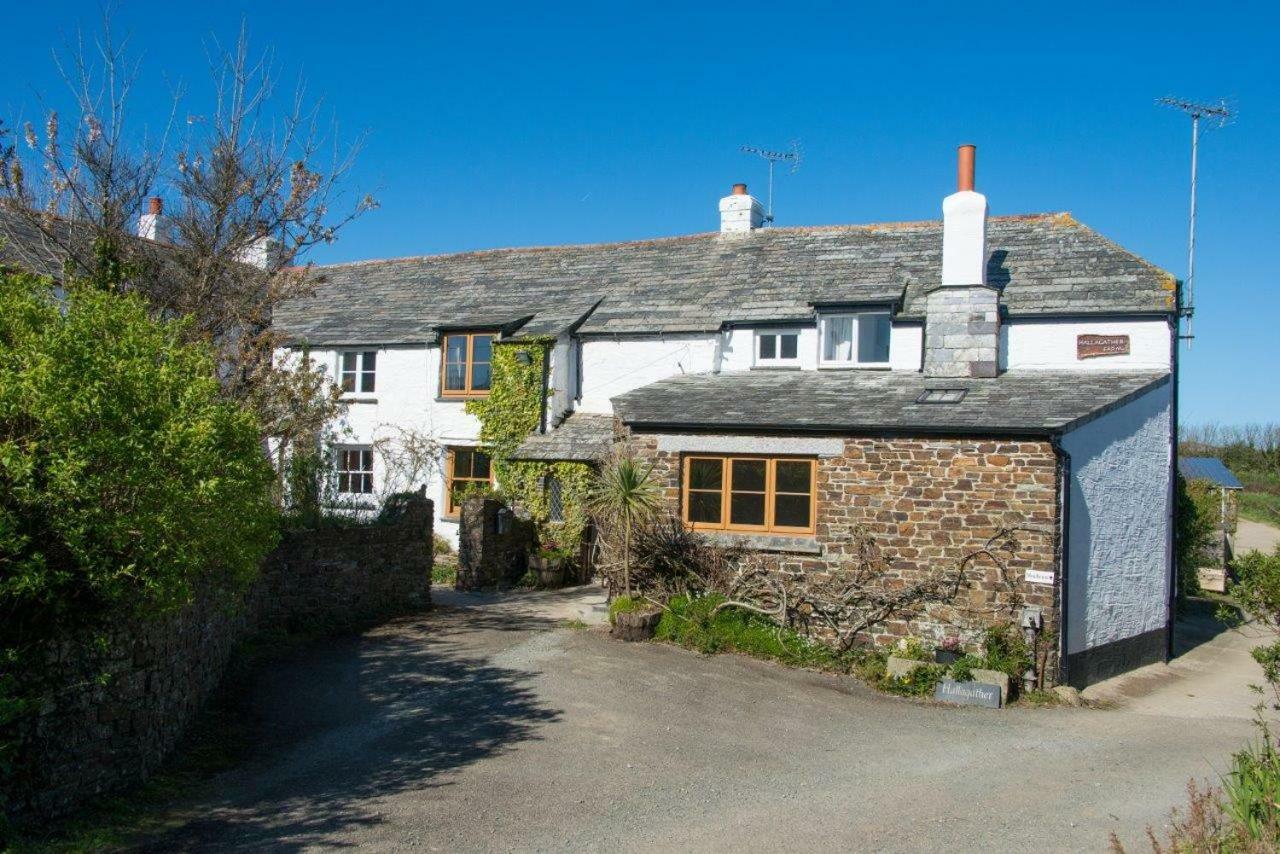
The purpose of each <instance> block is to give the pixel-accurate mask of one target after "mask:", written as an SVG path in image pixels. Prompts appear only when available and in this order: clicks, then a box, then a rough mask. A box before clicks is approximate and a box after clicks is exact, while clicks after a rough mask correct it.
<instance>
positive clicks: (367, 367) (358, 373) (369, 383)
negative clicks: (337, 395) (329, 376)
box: [338, 350, 378, 394]
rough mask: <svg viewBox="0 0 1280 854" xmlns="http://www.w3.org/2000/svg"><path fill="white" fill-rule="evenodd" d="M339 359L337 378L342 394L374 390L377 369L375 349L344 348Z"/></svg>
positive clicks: (364, 392) (365, 392)
mask: <svg viewBox="0 0 1280 854" xmlns="http://www.w3.org/2000/svg"><path fill="white" fill-rule="evenodd" d="M339 359H340V362H339V365H338V379H339V382H340V383H341V385H342V392H343V394H355V393H356V392H359V393H360V394H369V393H371V392H372V391H373V390H374V381H375V380H376V378H377V370H378V352H377V351H376V350H346V351H343V352H342V353H341V354H340V356H339Z"/></svg>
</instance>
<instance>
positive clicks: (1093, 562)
mask: <svg viewBox="0 0 1280 854" xmlns="http://www.w3.org/2000/svg"><path fill="white" fill-rule="evenodd" d="M1170 403H1171V386H1170V385H1169V384H1168V383H1166V384H1165V385H1163V386H1161V387H1159V388H1156V389H1153V390H1152V391H1149V392H1147V393H1146V394H1145V395H1143V396H1142V397H1140V398H1138V399H1137V400H1134V401H1131V402H1130V403H1128V404H1126V405H1125V406H1123V407H1121V408H1120V409H1117V410H1115V411H1113V412H1110V413H1108V414H1106V415H1104V416H1102V417H1101V418H1098V419H1095V420H1094V421H1090V422H1089V423H1087V424H1085V425H1083V426H1081V427H1080V428H1079V429H1077V430H1073V431H1072V432H1070V433H1068V434H1067V435H1065V436H1064V437H1063V439H1062V448H1063V450H1065V451H1066V452H1067V453H1068V454H1070V456H1071V482H1070V497H1069V499H1068V500H1069V502H1070V509H1069V518H1068V520H1067V525H1068V529H1067V549H1068V551H1067V562H1068V566H1067V652H1068V653H1077V652H1082V651H1084V650H1086V649H1092V648H1094V647H1098V646H1102V645H1103V644H1107V643H1111V642H1113V641H1118V640H1123V639H1125V638H1129V637H1134V636H1137V635H1141V634H1143V633H1145V632H1149V631H1154V630H1156V629H1160V628H1163V627H1164V626H1165V622H1166V618H1167V602H1168V595H1169V588H1168V584H1169V559H1170V549H1171V548H1172V545H1173V532H1172V530H1171V526H1170V519H1169V500H1170V499H1169V490H1170V482H1169V478H1170V464H1171V461H1170V449H1169V413H1170Z"/></svg>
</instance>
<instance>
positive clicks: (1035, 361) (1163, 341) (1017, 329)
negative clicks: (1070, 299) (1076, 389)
mask: <svg viewBox="0 0 1280 854" xmlns="http://www.w3.org/2000/svg"><path fill="white" fill-rule="evenodd" d="M1078 335H1128V336H1129V354H1128V355H1125V356H1097V357H1094V358H1091V359H1080V358H1077V357H1076V336H1078ZM1169 336H1170V330H1169V324H1168V323H1167V322H1166V321H1164V320H1159V319H1155V320H1114V321H1098V320H1012V321H1007V322H1005V323H1003V324H1001V326H1000V367H1001V369H1009V370H1037V369H1040V370H1054V369H1056V370H1064V369H1065V370H1080V371H1115V370H1126V371H1127V370H1151V369H1156V370H1169V368H1170V363H1169V358H1170V346H1169V342H1170V337H1169Z"/></svg>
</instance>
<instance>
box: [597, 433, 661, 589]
mask: <svg viewBox="0 0 1280 854" xmlns="http://www.w3.org/2000/svg"><path fill="white" fill-rule="evenodd" d="M652 474H653V466H647V465H644V464H643V463H641V462H640V461H639V460H637V459H636V458H635V457H634V456H632V455H631V454H628V453H618V454H615V455H614V456H613V458H612V459H610V460H609V462H608V463H606V464H605V466H604V468H603V469H601V471H600V475H599V477H598V478H597V479H596V482H595V484H594V485H593V486H592V488H591V492H590V494H589V496H588V504H589V506H590V508H591V510H592V512H593V513H595V514H596V516H598V517H600V519H601V520H602V521H604V522H606V523H608V524H609V525H614V526H617V527H620V528H622V586H623V588H624V589H625V590H626V595H627V596H630V595H631V532H632V529H633V528H634V527H635V525H636V524H637V523H643V522H646V521H648V520H649V519H652V518H653V516H654V514H656V513H657V512H658V507H659V504H660V500H661V494H660V492H659V490H658V484H657V483H655V482H654V481H653V479H652V478H651V475H652Z"/></svg>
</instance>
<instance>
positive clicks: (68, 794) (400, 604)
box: [0, 496, 432, 821]
mask: <svg viewBox="0 0 1280 854" xmlns="http://www.w3.org/2000/svg"><path fill="white" fill-rule="evenodd" d="M431 520H432V508H431V502H430V501H428V500H427V499H425V498H420V497H416V496H415V497H414V498H412V499H411V500H408V501H406V502H405V503H404V504H403V513H402V515H401V516H400V518H399V519H398V520H397V521H395V522H394V523H391V524H387V525H380V526H372V527H366V528H351V529H334V530H325V531H298V532H292V533H290V534H287V535H286V536H285V538H284V540H283V541H282V542H281V544H280V546H279V547H278V548H277V549H276V551H275V552H274V553H273V554H272V555H270V556H269V557H268V558H267V560H266V561H265V563H264V566H263V570H262V574H261V576H260V578H259V579H258V580H257V581H256V582H255V583H254V584H253V585H252V586H251V587H250V588H249V589H248V590H247V591H245V592H244V593H243V594H241V595H240V596H238V597H237V596H232V595H228V594H226V593H225V592H224V591H220V590H218V589H215V588H212V587H211V588H207V589H205V590H202V591H200V592H199V594H198V595H197V596H196V597H195V598H194V601H193V602H192V603H191V604H189V605H187V606H185V607H183V608H182V609H180V610H178V611H176V612H173V613H172V614H168V615H164V616H162V617H159V618H155V619H150V620H137V621H132V622H129V623H125V624H122V625H118V626H116V627H114V628H113V629H112V630H111V632H110V634H108V635H107V637H106V638H105V639H104V640H105V643H103V644H101V645H100V646H99V647H98V648H99V649H100V650H101V652H100V653H98V654H90V653H89V652H88V651H89V650H90V649H93V648H94V647H93V646H92V645H91V642H90V639H88V638H75V639H70V640H68V641H66V642H63V643H61V644H58V645H56V646H55V647H53V648H52V649H50V650H49V668H50V670H51V676H52V683H53V684H56V685H60V686H61V688H59V689H57V690H54V691H51V692H50V694H49V695H48V696H47V697H46V698H45V701H44V704H43V707H42V708H41V709H40V711H39V712H38V714H36V715H35V716H34V717H33V718H30V719H28V720H27V722H26V723H25V725H24V726H23V728H22V729H20V730H19V731H18V736H19V742H20V744H21V749H20V753H19V756H20V757H21V759H22V761H21V770H20V771H19V773H18V775H17V777H16V779H15V780H14V781H13V782H14V783H15V784H16V785H11V786H9V787H8V789H7V790H5V791H0V815H7V816H9V817H10V818H12V819H14V820H17V821H30V820H40V819H48V818H51V817H56V816H59V815H63V814H66V813H68V812H70V811H72V810H74V809H75V808H77V807H78V806H80V805H82V804H84V803H86V802H87V801H89V800H91V799H93V798H95V797H98V796H101V795H103V794H107V793H109V792H112V791H114V790H117V789H120V788H122V787H126V786H128V785H131V784H134V783H137V782H140V781H142V780H144V779H146V777H147V776H148V775H149V774H150V773H151V772H152V771H154V770H155V769H156V768H157V767H158V766H159V765H160V763H161V762H162V761H163V760H164V759H165V758H166V757H167V756H168V754H169V753H170V751H171V750H172V749H173V748H174V746H175V745H176V744H177V743H178V741H179V739H180V738H181V737H182V735H183V733H184V732H185V730H186V728H187V726H188V725H189V724H190V723H191V721H192V719H193V718H194V717H195V715H196V714H197V713H198V712H199V711H200V710H201V709H202V708H203V706H204V705H205V703H206V701H207V700H208V699H209V697H210V695H211V694H212V693H213V691H214V689H215V688H217V686H218V684H219V682H220V681H221V680H222V676H223V673H224V672H225V670H226V667H227V664H228V662H229V660H230V658H231V656H232V653H233V652H234V650H235V648H236V646H237V644H239V643H240V642H241V641H243V640H246V639H248V638H250V637H252V636H254V635H257V634H259V633H260V632H263V631H270V630H274V629H278V628H293V629H305V630H309V631H315V630H317V629H319V630H330V629H335V630H336V629H344V628H351V627H355V626H358V625H364V624H371V623H374V622H377V621H379V620H382V619H386V618H388V617H391V616H394V615H397V614H404V613H409V612H413V611H417V610H421V609H422V608H425V607H428V606H429V605H430V601H431V600H430V595H431V593H430V591H431V560H432V553H431Z"/></svg>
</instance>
